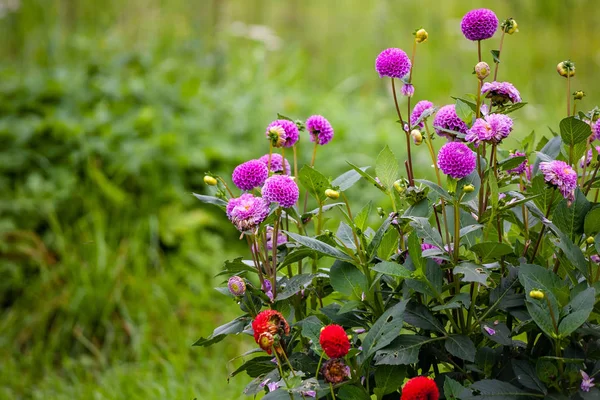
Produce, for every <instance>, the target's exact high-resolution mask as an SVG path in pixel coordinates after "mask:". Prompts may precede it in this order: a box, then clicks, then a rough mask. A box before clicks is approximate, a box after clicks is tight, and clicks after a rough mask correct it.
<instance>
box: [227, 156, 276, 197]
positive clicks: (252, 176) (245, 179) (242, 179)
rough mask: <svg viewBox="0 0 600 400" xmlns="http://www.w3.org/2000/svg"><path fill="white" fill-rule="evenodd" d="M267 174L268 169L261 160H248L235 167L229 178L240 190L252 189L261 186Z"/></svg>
mask: <svg viewBox="0 0 600 400" xmlns="http://www.w3.org/2000/svg"><path fill="white" fill-rule="evenodd" d="M268 176H269V171H268V170H267V166H266V165H265V164H264V163H263V162H262V161H259V160H250V161H246V162H245V163H243V164H240V165H238V166H237V167H235V169H234V170H233V174H232V175H231V180H232V181H233V183H234V184H235V186H237V187H238V188H240V189H242V190H252V189H254V188H255V187H259V186H262V185H263V184H264V183H265V180H266V179H267V177H268Z"/></svg>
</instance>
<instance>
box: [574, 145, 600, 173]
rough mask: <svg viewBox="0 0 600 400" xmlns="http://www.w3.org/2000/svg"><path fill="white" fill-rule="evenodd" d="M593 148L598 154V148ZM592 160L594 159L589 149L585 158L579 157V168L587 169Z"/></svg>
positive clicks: (599, 147)
mask: <svg viewBox="0 0 600 400" xmlns="http://www.w3.org/2000/svg"><path fill="white" fill-rule="evenodd" d="M594 147H596V153H598V154H600V146H594ZM593 159H594V152H593V151H592V149H589V150H588V151H587V155H586V156H585V157H581V160H580V161H579V166H580V167H581V168H583V167H584V166H586V167H588V166H589V165H590V164H591V163H592V160H593Z"/></svg>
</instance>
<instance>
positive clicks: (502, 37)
mask: <svg viewBox="0 0 600 400" xmlns="http://www.w3.org/2000/svg"><path fill="white" fill-rule="evenodd" d="M505 34H506V32H505V31H504V29H502V36H500V48H499V49H498V62H496V68H495V69H494V82H495V81H496V79H498V67H499V66H500V54H501V53H502V45H503V44H504V35H505Z"/></svg>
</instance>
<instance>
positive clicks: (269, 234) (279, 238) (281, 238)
mask: <svg viewBox="0 0 600 400" xmlns="http://www.w3.org/2000/svg"><path fill="white" fill-rule="evenodd" d="M273 230H274V229H273V227H272V226H270V225H269V226H267V229H266V236H267V237H266V245H267V250H268V251H271V250H273ZM287 241H288V239H287V236H286V235H285V233H283V232H281V231H278V232H277V247H279V246H280V245H282V244H284V243H287ZM252 251H253V252H254V253H256V252H257V247H256V245H253V246H252Z"/></svg>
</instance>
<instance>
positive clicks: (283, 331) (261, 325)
mask: <svg viewBox="0 0 600 400" xmlns="http://www.w3.org/2000/svg"><path fill="white" fill-rule="evenodd" d="M252 330H253V331H254V341H255V342H256V344H258V345H259V346H260V348H261V349H263V350H264V351H266V352H267V354H271V352H272V350H273V348H275V350H277V351H278V350H279V349H280V348H281V346H280V343H279V342H280V339H281V338H282V337H283V336H285V335H288V334H289V333H290V326H289V325H288V323H287V321H286V320H285V318H284V317H283V315H281V313H280V312H279V311H275V310H264V311H261V312H260V313H258V315H257V316H256V318H254V320H253V321H252Z"/></svg>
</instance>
